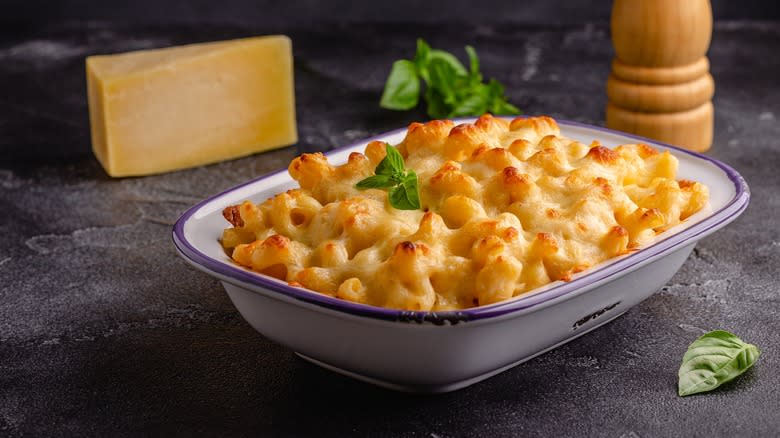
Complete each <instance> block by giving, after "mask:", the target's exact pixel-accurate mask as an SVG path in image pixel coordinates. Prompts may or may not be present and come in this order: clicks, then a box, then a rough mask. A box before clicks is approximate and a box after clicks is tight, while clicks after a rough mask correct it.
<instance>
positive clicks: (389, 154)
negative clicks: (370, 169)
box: [374, 143, 404, 179]
mask: <svg viewBox="0 0 780 438" xmlns="http://www.w3.org/2000/svg"><path fill="white" fill-rule="evenodd" d="M385 151H386V155H385V158H383V159H382V161H380V162H379V164H378V165H377V166H376V170H375V171H374V173H376V174H377V175H386V176H388V177H391V178H392V177H393V176H395V175H396V174H398V173H403V171H404V157H403V156H402V155H401V153H400V152H398V149H396V148H394V147H392V146H391V145H389V144H387V143H385ZM396 179H397V178H396Z"/></svg>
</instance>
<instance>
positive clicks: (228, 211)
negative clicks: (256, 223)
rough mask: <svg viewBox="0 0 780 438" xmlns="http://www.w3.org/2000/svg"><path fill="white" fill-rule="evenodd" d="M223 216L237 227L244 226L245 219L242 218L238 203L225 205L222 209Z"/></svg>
mask: <svg viewBox="0 0 780 438" xmlns="http://www.w3.org/2000/svg"><path fill="white" fill-rule="evenodd" d="M222 216H223V217H224V218H225V220H227V221H228V222H230V224H231V225H233V226H234V227H236V228H238V227H243V226H244V220H243V219H241V213H240V207H239V206H238V205H231V206H229V207H225V209H224V210H222Z"/></svg>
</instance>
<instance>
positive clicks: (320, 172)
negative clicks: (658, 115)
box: [221, 115, 708, 310]
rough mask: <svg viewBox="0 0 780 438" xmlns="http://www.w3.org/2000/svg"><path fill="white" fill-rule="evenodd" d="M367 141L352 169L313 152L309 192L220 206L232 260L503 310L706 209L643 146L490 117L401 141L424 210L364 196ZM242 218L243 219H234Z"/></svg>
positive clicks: (433, 124)
mask: <svg viewBox="0 0 780 438" xmlns="http://www.w3.org/2000/svg"><path fill="white" fill-rule="evenodd" d="M385 147H386V144H385V143H384V142H379V141H375V142H371V143H369V144H368V145H366V148H365V153H364V154H360V153H357V152H353V153H351V154H350V155H349V157H348V159H347V161H346V163H344V164H341V165H332V164H330V163H329V162H328V160H327V159H326V158H325V156H323V155H322V154H316V153H315V154H304V155H302V156H300V157H298V158H296V159H294V160H293V161H292V162H291V163H290V166H289V171H290V175H291V176H292V177H293V178H294V179H295V180H297V181H298V183H299V184H300V188H298V189H291V190H288V191H287V192H285V193H280V194H278V195H276V196H274V197H272V198H270V199H268V200H266V201H265V202H262V203H259V204H255V203H252V202H248V201H245V202H243V203H242V204H241V205H239V206H231V207H228V208H226V209H225V211H224V212H223V214H224V215H225V218H226V219H227V220H228V222H230V223H231V224H233V227H232V228H227V229H226V230H225V231H224V232H223V237H222V240H221V242H222V244H223V246H224V247H225V248H226V250H227V251H228V252H229V253H230V254H231V255H232V257H233V260H235V261H236V262H237V263H239V264H240V265H242V266H246V267H248V268H250V269H253V270H255V271H257V272H260V273H264V274H267V275H271V276H273V277H276V278H279V279H281V280H285V281H287V282H290V283H291V284H294V285H299V286H300V287H305V288H308V289H311V290H316V291H319V292H321V293H323V294H328V295H331V296H334V297H338V298H342V299H346V300H351V301H354V302H358V303H364V304H370V305H376V306H384V307H393V308H402V309H410V310H448V309H462V308H467V307H471V306H474V305H485V304H490V303H495V302H499V301H502V300H506V299H509V298H512V297H516V296H519V295H522V294H524V293H527V292H528V291H530V290H532V289H534V288H537V287H539V286H543V285H545V284H547V283H549V282H551V281H556V280H564V281H568V280H571V279H572V278H573V277H574V276H575V275H576V274H577V273H579V272H581V271H583V270H585V269H588V268H589V267H591V266H595V265H597V264H599V263H600V262H602V261H604V260H607V259H609V258H611V257H615V256H619V255H622V254H627V253H629V252H631V251H634V250H636V249H637V248H639V247H641V246H642V245H645V244H648V243H650V242H652V240H653V239H654V238H655V235H656V234H657V233H659V232H663V231H664V230H666V229H668V228H670V227H672V226H674V225H676V224H678V223H680V221H683V220H685V219H686V218H688V217H690V216H691V215H693V214H695V213H696V212H697V211H700V210H701V209H702V208H704V206H705V205H706V204H707V200H708V192H707V188H706V187H705V186H704V185H703V184H701V183H697V182H692V181H687V180H679V181H677V166H678V163H677V160H676V158H674V157H673V156H672V155H671V154H669V153H668V152H659V151H657V150H655V149H653V148H652V147H650V146H648V145H645V144H641V143H640V144H627V145H621V146H618V147H617V148H615V149H614V150H613V149H610V148H607V147H605V146H603V145H601V144H600V143H599V142H598V141H594V142H593V143H591V144H590V146H588V145H587V144H585V143H580V142H577V141H572V140H570V139H567V138H565V137H563V136H561V135H560V130H559V128H558V126H557V124H556V123H555V121H554V120H553V119H551V118H549V117H530V118H518V119H515V120H513V121H511V122H508V121H506V120H503V119H499V118H496V117H493V116H490V115H484V116H482V117H480V118H479V119H478V120H477V121H475V122H474V123H464V124H460V125H457V126H455V124H454V123H453V122H451V121H443V120H433V121H430V122H427V123H413V124H411V125H410V126H409V130H408V132H407V135H406V138H405V139H404V140H403V141H402V142H401V143H400V144H398V146H397V147H398V150H399V152H400V153H401V155H402V156H403V157H404V162H405V165H406V167H407V168H408V169H413V170H414V171H415V172H416V173H417V175H418V184H419V186H420V201H421V204H422V205H421V206H422V209H421V210H416V211H407V210H398V209H395V208H393V207H392V205H390V204H389V202H388V192H387V191H386V190H380V189H368V190H358V189H356V188H355V184H356V183H357V182H358V181H360V180H362V179H364V178H366V177H367V176H369V175H372V174H373V172H374V169H375V167H376V166H377V164H378V163H379V162H380V161H381V160H382V159H384V157H385V154H386V149H385ZM239 220H240V221H241V222H239Z"/></svg>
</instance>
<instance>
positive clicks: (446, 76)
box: [379, 39, 520, 119]
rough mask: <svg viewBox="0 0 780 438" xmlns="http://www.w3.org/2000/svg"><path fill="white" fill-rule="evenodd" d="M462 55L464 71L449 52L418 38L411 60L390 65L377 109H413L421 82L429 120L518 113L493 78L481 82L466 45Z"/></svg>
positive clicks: (473, 55) (476, 60) (471, 51)
mask: <svg viewBox="0 0 780 438" xmlns="http://www.w3.org/2000/svg"><path fill="white" fill-rule="evenodd" d="M466 53H467V54H468V57H469V69H468V70H466V68H465V67H464V66H463V64H461V63H460V61H458V58H456V57H455V56H453V55H452V54H451V53H448V52H445V51H443V50H436V49H432V48H431V47H430V46H429V45H428V43H426V42H425V41H423V40H422V39H418V40H417V53H416V54H415V56H414V59H412V60H407V59H401V60H398V61H395V62H394V63H393V68H392V69H391V70H390V75H389V76H388V78H387V82H386V83H385V89H384V92H383V93H382V99H381V100H380V102H379V106H381V107H382V108H387V109H391V110H398V111H403V110H409V109H412V108H414V107H416V106H417V103H418V102H419V100H420V91H421V86H420V81H421V80H422V81H424V82H425V94H424V97H425V100H426V102H427V103H428V107H427V113H428V116H430V117H431V118H434V119H444V118H451V117H460V116H479V115H482V114H484V113H486V112H490V113H493V114H507V115H508V114H519V113H520V110H519V109H517V107H515V106H514V105H512V104H511V103H509V102H507V99H506V96H505V95H504V86H503V85H501V84H500V83H499V82H498V81H496V80H495V79H490V81H488V82H487V83H483V82H482V73H481V72H480V71H479V58H478V57H477V52H476V50H474V48H473V47H471V46H466Z"/></svg>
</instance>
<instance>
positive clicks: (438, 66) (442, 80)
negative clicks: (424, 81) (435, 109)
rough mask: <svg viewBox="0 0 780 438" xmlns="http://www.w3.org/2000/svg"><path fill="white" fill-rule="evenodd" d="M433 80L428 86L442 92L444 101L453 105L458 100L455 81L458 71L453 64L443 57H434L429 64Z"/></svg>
mask: <svg viewBox="0 0 780 438" xmlns="http://www.w3.org/2000/svg"><path fill="white" fill-rule="evenodd" d="M428 71H429V73H430V76H431V81H430V82H429V83H428V88H432V89H435V90H436V91H437V92H438V93H439V94H441V96H442V99H443V101H444V103H446V104H448V105H452V104H453V103H455V101H456V90H457V88H456V86H455V81H456V79H457V77H458V73H457V72H456V71H455V70H454V69H453V68H452V66H451V65H450V64H448V63H446V62H445V61H442V60H441V59H432V60H431V63H430V64H429V65H428Z"/></svg>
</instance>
